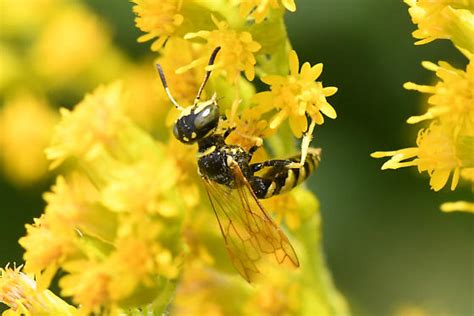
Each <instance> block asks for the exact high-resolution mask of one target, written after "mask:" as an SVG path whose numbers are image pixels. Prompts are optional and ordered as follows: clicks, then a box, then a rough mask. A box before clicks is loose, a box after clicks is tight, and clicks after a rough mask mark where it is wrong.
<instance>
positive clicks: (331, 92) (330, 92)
mask: <svg viewBox="0 0 474 316" xmlns="http://www.w3.org/2000/svg"><path fill="white" fill-rule="evenodd" d="M336 92H337V88H336V87H325V88H323V94H324V95H325V96H326V97H330V96H332V95H334V94H335V93H336Z"/></svg>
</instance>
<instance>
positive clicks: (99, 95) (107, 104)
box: [46, 83, 128, 167]
mask: <svg viewBox="0 0 474 316" xmlns="http://www.w3.org/2000/svg"><path fill="white" fill-rule="evenodd" d="M121 102H123V94H122V90H121V85H120V84H119V83H116V84H113V85H110V86H107V87H104V86H102V87H99V88H98V89H96V90H95V91H94V92H93V93H92V94H90V95H86V97H85V98H84V100H83V101H82V102H81V103H80V104H78V105H77V106H76V108H75V110H74V111H73V112H72V111H70V110H68V109H65V108H61V110H60V112H61V116H62V120H61V122H60V123H59V124H58V125H57V127H56V132H55V134H54V136H53V139H52V142H51V146H50V147H49V148H47V149H46V156H47V158H48V159H49V160H52V161H53V162H52V167H56V166H58V165H60V164H61V163H62V162H63V161H64V160H65V159H66V158H68V157H70V156H79V157H85V158H86V160H87V159H92V158H93V157H94V156H95V155H96V154H97V152H98V151H100V150H101V148H102V147H108V148H110V149H111V150H113V148H114V144H113V143H112V142H111V139H113V138H114V136H115V135H116V134H117V132H118V131H119V130H121V128H123V127H124V125H125V124H126V123H127V122H128V121H127V119H126V118H125V117H124V116H121V115H119V114H118V113H120V111H119V109H120V108H121V106H120V104H121Z"/></svg>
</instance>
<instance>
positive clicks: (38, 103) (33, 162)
mask: <svg viewBox="0 0 474 316" xmlns="http://www.w3.org/2000/svg"><path fill="white" fill-rule="evenodd" d="M57 121H58V115H57V114H56V113H55V112H54V111H53V110H52V109H51V108H50V107H49V106H48V104H47V103H46V101H44V100H42V99H41V98H37V97H34V96H33V95H30V94H26V93H23V94H18V95H16V96H14V97H11V98H8V99H7V100H6V103H5V106H4V107H3V108H2V109H0V160H2V162H3V163H2V167H3V171H4V172H5V175H6V176H8V178H9V179H10V180H12V181H13V182H14V183H16V184H18V185H28V184H32V183H34V182H37V181H38V180H40V179H42V178H43V177H45V176H46V172H47V171H48V165H47V161H46V157H45V155H44V152H43V150H44V148H45V147H46V146H47V144H48V143H49V140H50V138H51V136H52V132H53V126H54V124H55V123H56V122H57Z"/></svg>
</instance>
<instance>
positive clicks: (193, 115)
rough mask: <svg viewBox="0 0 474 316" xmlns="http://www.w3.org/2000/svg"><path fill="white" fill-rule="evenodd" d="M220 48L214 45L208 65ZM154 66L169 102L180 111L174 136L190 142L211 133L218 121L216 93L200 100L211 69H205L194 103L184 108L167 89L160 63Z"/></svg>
mask: <svg viewBox="0 0 474 316" xmlns="http://www.w3.org/2000/svg"><path fill="white" fill-rule="evenodd" d="M220 49H221V48H220V47H216V48H215V49H214V51H213V52H212V54H211V57H210V58H209V63H208V66H209V67H210V66H212V65H213V64H214V60H215V59H216V56H217V53H218V52H219V50H220ZM156 68H157V70H158V74H159V75H160V79H161V83H163V87H164V88H165V91H166V94H167V95H168V98H169V99H170V101H171V103H173V104H174V106H175V107H176V108H177V109H178V110H180V111H181V115H180V116H179V118H178V120H177V121H176V123H175V124H174V128H173V134H174V136H175V137H176V138H177V139H178V140H180V141H181V142H183V143H186V144H192V143H194V142H196V141H199V140H201V139H203V138H204V137H206V136H208V135H211V134H212V133H213V132H214V131H215V129H216V128H217V124H218V123H219V106H218V105H217V100H216V95H215V94H214V95H213V96H212V98H211V99H210V100H207V101H200V99H201V93H202V91H203V89H204V86H205V85H206V82H207V80H208V79H209V76H210V75H211V70H207V71H206V74H205V75H204V80H203V81H202V83H201V86H200V87H199V90H198V93H197V95H196V99H195V100H194V104H193V105H192V106H191V107H189V108H186V109H184V108H183V107H181V106H180V105H179V104H178V102H176V100H175V99H174V98H173V96H172V95H171V93H170V91H169V89H168V84H167V83H166V78H165V74H164V73H163V69H162V68H161V66H160V64H157V65H156Z"/></svg>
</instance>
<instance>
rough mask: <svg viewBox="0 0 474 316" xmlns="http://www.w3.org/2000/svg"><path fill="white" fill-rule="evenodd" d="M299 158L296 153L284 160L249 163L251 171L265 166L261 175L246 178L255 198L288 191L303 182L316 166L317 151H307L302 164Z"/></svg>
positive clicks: (263, 197)
mask: <svg viewBox="0 0 474 316" xmlns="http://www.w3.org/2000/svg"><path fill="white" fill-rule="evenodd" d="M300 159H301V156H300V155H298V156H294V157H292V158H289V159H286V160H268V161H264V162H261V163H256V164H251V165H250V168H251V171H252V172H257V171H259V170H262V169H263V168H267V170H265V171H264V173H263V174H262V175H261V176H252V177H250V179H248V180H249V183H250V185H251V186H252V189H253V190H254V192H255V195H256V196H257V198H259V199H265V198H269V197H272V196H274V195H277V194H280V193H284V192H288V191H290V190H291V189H293V188H294V187H295V186H297V185H298V184H300V183H301V182H303V181H304V180H305V179H307V178H308V176H309V175H310V174H311V172H312V171H313V170H314V169H315V168H316V167H317V166H318V164H319V152H318V153H315V152H309V153H308V155H307V157H306V160H305V162H304V163H303V164H302V165H301V164H300ZM293 166H296V167H293Z"/></svg>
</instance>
